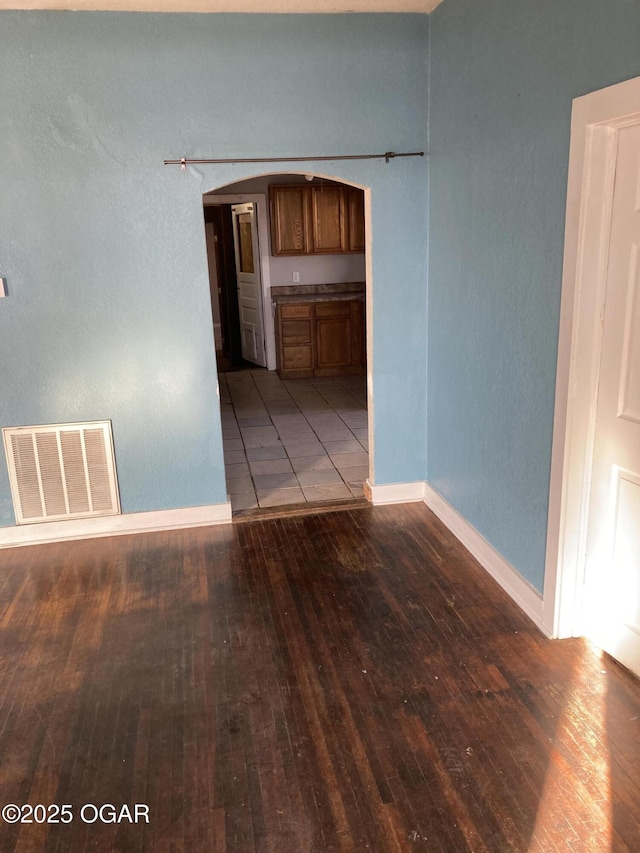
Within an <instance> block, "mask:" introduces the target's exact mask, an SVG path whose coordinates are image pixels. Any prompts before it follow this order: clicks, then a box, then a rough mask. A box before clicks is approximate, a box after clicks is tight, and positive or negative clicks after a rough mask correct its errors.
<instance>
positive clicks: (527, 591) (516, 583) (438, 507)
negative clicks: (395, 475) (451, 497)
mask: <svg viewBox="0 0 640 853" xmlns="http://www.w3.org/2000/svg"><path fill="white" fill-rule="evenodd" d="M424 502H425V504H426V505H427V506H428V507H429V509H430V510H432V511H433V512H434V513H435V514H436V515H437V516H438V518H439V519H440V521H442V522H443V524H445V526H446V527H448V528H449V530H450V531H451V532H452V533H453V535H454V536H455V537H456V538H457V539H459V540H460V542H462V544H463V545H464V547H465V548H466V549H467V550H468V551H470V552H471V554H473V556H474V557H475V558H476V560H477V561H478V562H479V563H480V565H481V566H482V567H483V569H485V570H486V571H487V572H488V573H489V574H490V575H491V577H492V578H493V579H494V580H495V581H497V582H498V583H499V584H500V586H501V587H502V588H503V589H504V591H505V592H506V593H507V594H508V595H509V596H511V598H512V599H513V600H514V601H515V603H516V604H517V605H518V606H519V607H520V608H521V609H522V610H524V612H525V613H526V614H527V616H528V617H529V618H530V619H532V620H533V622H534V623H535V624H536V626H537V627H538V628H539V629H540V630H541V631H542V633H543V634H545V635H546V636H550V633H549V628H548V626H547V625H546V624H545V620H544V618H543V617H544V614H543V606H542V605H543V600H542V595H541V594H540V593H539V592H538V590H537V589H534V587H532V586H531V584H530V583H528V582H527V581H526V580H525V579H524V578H523V577H522V575H521V574H520V573H519V572H517V571H516V569H514V568H513V566H512V565H511V564H510V563H508V562H507V561H506V560H505V559H504V557H503V556H502V555H501V554H499V553H498V552H497V551H496V549H495V548H494V547H493V545H490V544H489V543H488V542H487V540H486V539H485V538H484V537H483V536H481V535H480V533H478V531H477V530H476V529H475V527H473V526H472V525H471V524H469V522H468V521H467V520H466V519H464V518H463V517H462V516H461V515H460V514H459V513H458V512H457V511H456V510H455V509H454V508H453V507H452V506H451V505H450V504H448V503H447V502H446V500H445V499H444V498H443V497H442V495H440V494H438V492H436V490H435V489H434V488H433V487H432V486H430V485H429V483H425V484H424Z"/></svg>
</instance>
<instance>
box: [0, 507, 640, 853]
mask: <svg viewBox="0 0 640 853" xmlns="http://www.w3.org/2000/svg"><path fill="white" fill-rule="evenodd" d="M0 632H1V633H0V652H1V656H0V687H1V691H0V799H1V800H2V803H1V804H2V805H4V804H6V803H14V804H17V805H18V806H22V805H23V804H26V803H28V804H31V805H32V806H35V805H36V804H42V805H48V804H49V803H55V804H58V805H59V806H63V805H65V804H67V805H70V806H71V807H72V808H71V811H72V813H73V820H72V822H71V823H68V824H63V823H56V824H49V825H47V824H38V823H31V824H17V823H16V824H10V823H7V822H0V850H1V851H2V853H8V851H13V850H19V851H41V850H43V851H67V850H69V851H81V850H92V851H93V850H101V851H147V850H154V851H189V853H193V851H229V853H243V852H244V851H274V853H307V851H313V853H316V851H317V853H322V852H323V851H358V853H359V851H364V850H369V851H380V853H383V851H409V850H416V851H417V850H423V851H446V853H449V851H475V852H476V853H480V851H490V853H495V852H496V851H505V852H506V851H509V853H511V851H523V853H524V851H540V853H549V851H609V850H629V851H638V850H640V828H639V819H640V760H639V759H640V722H639V717H640V686H639V684H638V682H637V681H636V680H635V679H633V678H632V677H631V676H630V675H629V674H628V673H627V672H625V671H624V670H622V669H621V668H620V667H618V666H617V665H616V664H615V663H613V662H612V661H610V660H608V659H606V658H602V659H601V658H600V656H599V655H598V654H597V653H595V652H594V651H593V650H591V649H590V647H589V646H588V645H587V644H586V643H585V642H583V641H581V640H570V641H561V642H552V641H547V640H545V639H544V638H543V637H542V636H541V635H540V634H539V633H538V631H537V630H536V629H535V628H534V627H533V626H532V625H531V623H530V622H529V621H528V620H527V618H526V617H525V616H523V615H522V614H521V613H520V612H519V611H518V610H517V609H516V607H515V606H514V605H513V604H512V603H511V602H510V601H509V600H508V599H507V597H506V596H505V595H504V594H503V593H502V591H501V590H500V589H499V588H498V587H497V586H496V585H495V584H494V583H493V581H491V580H490V579H489V578H488V577H487V576H486V575H485V573H484V572H483V571H482V570H481V569H479V568H478V567H477V565H476V564H475V563H474V561H473V560H472V559H471V558H470V557H469V555H468V554H467V553H466V552H465V551H464V550H463V549H462V548H461V547H460V546H459V545H458V544H457V543H456V541H455V540H454V539H453V537H452V536H451V535H450V534H449V533H447V532H446V531H445V530H444V528H443V527H442V526H441V525H440V524H439V522H438V521H437V520H436V519H435V518H434V516H433V515H432V514H431V513H430V512H429V511H428V510H427V509H426V508H425V507H424V506H423V505H420V504H414V505H407V506H395V507H378V508H372V507H364V508H356V509H350V510H347V511H340V512H330V513H323V514H318V515H306V516H297V517H292V518H275V519H269V520H252V521H245V522H243V523H241V524H234V525H227V526H220V527H214V528H207V529H199V530H186V531H175V532H169V533H163V534H153V535H144V536H136V537H119V538H113V539H103V540H93V541H85V542H77V543H67V544H60V545H55V546H39V547H31V548H16V549H13V550H5V551H0ZM103 803H111V804H114V805H115V806H116V807H117V810H118V811H119V810H120V808H121V806H122V805H123V804H126V805H127V806H129V808H130V809H131V812H132V814H133V813H134V804H136V803H140V804H146V805H148V807H149V823H148V824H147V823H145V822H140V823H137V824H130V823H128V822H126V816H125V821H124V822H120V823H101V822H100V820H99V819H98V820H97V821H96V822H94V823H86V822H83V821H82V819H81V816H80V815H81V809H82V806H83V805H84V804H96V805H101V804H103ZM34 814H35V813H34ZM93 815H94V812H93V811H92V810H91V809H89V811H85V816H86V817H89V818H92V817H93Z"/></svg>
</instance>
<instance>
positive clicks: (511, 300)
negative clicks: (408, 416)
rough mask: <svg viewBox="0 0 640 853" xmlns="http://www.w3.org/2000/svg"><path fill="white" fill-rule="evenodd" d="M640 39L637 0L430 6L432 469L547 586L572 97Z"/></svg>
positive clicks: (613, 70) (633, 66)
mask: <svg viewBox="0 0 640 853" xmlns="http://www.w3.org/2000/svg"><path fill="white" fill-rule="evenodd" d="M639 45H640V3H637V2H632V0H538V2H536V3H531V2H528V0H482V2H478V0H444V3H443V4H442V5H441V6H439V7H438V8H437V9H436V11H435V12H434V13H433V14H432V15H431V107H430V137H431V139H430V150H431V157H430V250H429V254H430V259H429V329H428V331H429V334H428V340H429V343H428V389H429V392H428V413H429V414H428V471H427V474H428V479H429V481H430V482H431V483H432V484H433V485H434V486H435V488H436V489H437V490H438V491H439V492H440V493H441V494H442V495H443V496H444V497H445V498H446V499H447V500H448V501H449V502H450V503H451V504H452V505H453V506H454V507H455V508H456V509H457V510H458V511H459V512H460V513H462V515H463V516H465V518H467V519H468V520H469V521H470V522H471V523H472V524H473V525H474V526H475V527H476V528H477V529H478V530H479V531H480V532H481V533H482V534H483V535H484V536H485V537H486V538H487V539H488V540H489V542H491V544H492V545H494V547H496V548H497V549H498V550H499V551H500V552H501V553H502V554H503V555H504V556H505V557H506V559H507V560H509V561H510V562H511V563H512V564H513V565H514V566H515V567H516V568H517V569H518V570H519V571H520V572H521V573H522V574H523V575H524V576H525V577H526V578H527V579H528V580H529V581H531V583H532V584H534V585H535V586H536V587H537V588H538V589H540V590H541V589H542V582H543V575H544V550H545V539H546V525H547V507H548V492H549V472H550V452H551V433H552V420H553V403H554V390H555V389H554V383H555V367H556V355H557V339H558V318H559V304H560V287H561V277H562V252H563V239H564V209H565V200H566V181H567V165H568V150H569V131H570V115H571V101H572V99H573V98H575V97H577V96H579V95H583V94H585V93H587V92H590V91H593V90H595V89H600V88H602V87H604V86H608V85H611V84H613V83H617V82H619V81H621V80H624V79H628V78H631V77H635V76H637V75H639V74H640V51H639V49H638V46H639Z"/></svg>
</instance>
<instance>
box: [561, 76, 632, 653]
mask: <svg viewBox="0 0 640 853" xmlns="http://www.w3.org/2000/svg"><path fill="white" fill-rule="evenodd" d="M638 123H640V77H638V78H636V79H634V80H627V81H626V82H624V83H619V84H617V85H615V86H609V87H608V88H606V89H601V90H600V91H598V92H592V93H591V94H589V95H584V96H583V97H581V98H576V100H574V102H573V112H572V117H571V144H570V149H569V178H568V186H567V209H566V228H565V247H564V267H563V275H562V301H561V306H560V334H559V343H558V368H557V376H556V399H555V412H554V428H553V447H552V454H551V480H550V489H549V519H548V534H547V554H546V565H545V584H544V610H545V616H544V619H545V624H549V625H551V633H552V636H554V637H571V636H581V635H582V634H583V632H584V629H583V624H582V622H583V618H582V607H583V595H584V569H585V558H586V535H587V524H588V506H589V495H590V489H591V465H592V458H593V444H594V438H595V412H596V404H597V392H598V379H599V372H600V356H601V350H602V318H603V314H604V304H605V289H606V277H607V265H608V255H609V232H610V223H611V207H612V203H613V190H614V180H615V171H616V160H617V148H618V131H619V130H620V129H621V128H622V127H628V126H630V125H633V124H638Z"/></svg>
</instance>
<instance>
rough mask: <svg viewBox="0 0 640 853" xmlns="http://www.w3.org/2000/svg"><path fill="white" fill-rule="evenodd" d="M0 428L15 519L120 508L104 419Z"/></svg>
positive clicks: (91, 513)
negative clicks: (96, 421) (101, 420)
mask: <svg viewBox="0 0 640 853" xmlns="http://www.w3.org/2000/svg"><path fill="white" fill-rule="evenodd" d="M2 432H3V435H4V444H5V452H6V454H7V463H8V467H9V479H10V482H11V493H12V495H13V505H14V509H15V513H16V521H17V522H18V524H33V523H35V522H40V521H59V520H62V519H66V518H84V517H87V516H95V515H117V514H118V513H119V512H120V502H119V499H118V485H117V481H116V469H115V460H114V455H113V439H112V434H111V423H110V422H109V421H104V422H102V423H95V422H93V423H82V424H52V425H46V426H34V427H17V428H12V429H3V431H2Z"/></svg>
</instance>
